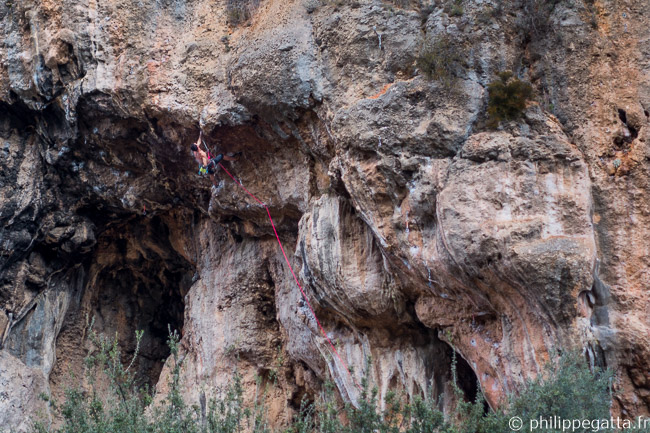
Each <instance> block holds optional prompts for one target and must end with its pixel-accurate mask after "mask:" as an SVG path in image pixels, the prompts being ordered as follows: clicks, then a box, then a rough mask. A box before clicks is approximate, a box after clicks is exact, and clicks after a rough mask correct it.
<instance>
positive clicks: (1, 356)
mask: <svg viewBox="0 0 650 433" xmlns="http://www.w3.org/2000/svg"><path fill="white" fill-rule="evenodd" d="M242 2H243V3H246V2H245V0H242ZM257 3H259V5H257ZM549 3H553V4H552V5H551V4H547V2H542V1H541V0H520V1H514V2H498V1H495V2H490V1H482V2H478V1H477V2H469V1H465V2H463V12H462V14H458V13H457V12H456V13H452V11H451V9H450V8H449V5H447V4H446V3H445V2H430V3H427V2H422V3H419V2H403V1H399V2H398V1H394V2H390V1H384V2H382V1H379V0H362V1H358V2H330V1H316V0H303V1H290V2H286V1H279V0H263V1H261V2H252V1H251V2H248V3H246V4H247V7H248V9H249V10H250V12H251V14H250V15H251V18H250V19H248V20H247V21H245V22H241V23H239V22H234V20H233V11H232V9H231V8H232V7H233V6H232V5H233V3H232V2H213V1H208V0H187V1H176V0H166V1H163V2H138V1H136V2H133V1H122V0H108V1H102V2H98V1H95V0H87V1H78V0H64V1H50V0H24V1H20V2H16V1H12V0H10V1H6V2H2V3H1V4H0V23H1V24H0V31H1V32H2V40H3V42H2V45H1V49H0V149H1V150H0V152H2V158H0V166H1V168H2V171H1V174H0V221H1V222H2V226H1V228H0V254H1V258H2V259H1V261H0V338H1V342H0V344H1V346H0V425H2V426H10V427H13V428H16V429H18V430H25V429H27V428H28V425H29V419H27V418H25V416H24V414H26V413H27V414H33V415H34V416H36V414H37V413H38V412H39V411H40V412H41V413H43V412H44V413H46V415H47V416H50V415H49V414H47V409H46V408H45V406H44V405H43V403H42V402H41V401H40V400H39V399H38V395H39V394H40V393H41V392H46V393H51V394H53V395H54V396H55V397H59V398H60V397H61V396H62V393H63V390H64V389H65V387H66V386H67V385H68V384H69V380H70V379H69V377H70V376H69V372H70V371H72V372H75V373H76V374H77V375H82V374H83V363H82V359H83V357H84V356H85V353H86V352H85V351H86V349H87V343H85V336H86V335H87V334H88V331H89V328H90V325H91V323H92V326H93V327H94V329H96V330H98V331H100V332H103V333H106V334H114V333H115V332H117V333H118V335H119V339H120V343H121V345H122V346H123V347H124V349H125V352H126V354H129V353H132V352H133V351H134V350H135V337H134V332H135V330H137V329H143V330H144V331H145V334H144V335H145V337H144V340H143V342H142V355H143V356H142V357H140V361H139V363H138V364H137V368H138V371H139V372H140V373H141V374H142V375H143V377H145V378H147V380H148V381H149V383H150V384H152V385H157V387H158V390H161V391H162V390H164V388H165V386H166V383H167V379H166V375H168V374H169V362H167V357H168V356H169V352H168V350H167V348H166V346H165V340H166V336H167V330H168V326H169V327H172V328H175V329H179V330H181V333H182V340H181V349H182V355H183V356H184V357H185V359H186V361H185V364H184V368H183V371H182V380H183V384H184V387H185V390H186V393H187V396H188V397H189V398H191V399H197V398H199V396H200V394H201V393H210V392H211V390H214V389H216V387H219V386H221V385H224V384H226V383H227V382H228V380H229V378H230V377H231V376H232V372H233V371H234V370H235V369H237V370H238V371H240V372H241V373H242V376H243V378H244V379H243V380H244V385H245V387H246V389H247V390H249V391H248V392H249V393H250V395H249V396H248V397H247V398H252V395H253V393H254V388H255V386H256V385H255V382H256V377H260V378H262V381H263V382H265V383H272V384H273V386H272V387H271V388H272V391H271V393H270V395H269V399H270V400H269V401H270V410H271V415H272V417H273V420H274V423H275V424H276V425H281V424H282V423H284V422H286V421H288V420H289V419H290V417H291V415H292V411H293V410H294V409H295V408H296V407H297V406H298V405H299V404H300V401H301V399H302V398H303V396H306V397H307V398H312V397H313V396H314V395H315V393H317V392H318V391H319V390H320V389H321V386H322V384H323V382H324V381H325V380H329V379H332V380H333V381H334V382H335V384H336V386H337V390H338V392H339V393H340V395H341V397H342V398H343V399H346V400H350V401H352V402H355V401H356V399H357V398H358V389H357V388H356V386H355V385H354V381H355V380H358V379H359V378H360V376H361V375H362V374H366V375H368V376H369V377H370V378H371V380H373V381H374V382H375V383H376V384H377V385H378V386H379V389H380V391H381V393H382V395H383V394H385V392H386V391H387V390H388V389H391V388H401V389H404V390H406V392H407V393H408V394H409V395H414V394H425V393H429V392H431V393H432V395H434V396H437V397H439V398H440V401H441V405H442V407H446V405H448V404H449V403H450V402H449V399H448V396H449V395H450V393H449V392H448V391H449V390H448V380H449V374H450V372H449V366H450V359H451V354H452V351H453V350H455V351H456V352H457V353H458V354H459V355H460V357H461V359H462V362H461V366H460V367H459V368H460V370H459V371H460V373H461V376H463V379H464V381H465V382H467V384H469V385H467V386H466V387H465V388H466V392H467V393H468V395H470V394H472V393H473V392H476V390H475V389H474V390H472V385H473V384H474V383H476V379H478V381H479V382H480V385H481V387H482V389H483V391H484V392H485V394H486V396H487V398H488V401H489V403H490V404H491V405H493V406H498V405H499V404H501V403H502V401H503V400H502V399H503V397H504V396H505V394H506V393H507V392H513V391H516V390H517V389H518V388H519V387H520V386H521V384H522V383H523V382H524V381H525V380H526V379H528V378H532V377H534V376H535V375H536V374H538V373H539V371H540V369H541V367H542V366H543V365H544V363H545V362H546V361H548V360H549V359H551V358H553V357H554V356H555V355H556V354H557V352H558V351H562V350H566V349H569V348H579V349H581V350H582V351H583V352H584V353H585V356H586V357H587V359H588V360H589V362H591V363H595V364H600V365H607V366H609V367H611V368H613V369H614V371H615V372H616V378H617V380H616V386H617V388H618V389H619V390H620V393H619V394H617V395H616V397H615V399H616V402H615V408H614V410H615V411H616V412H618V413H621V414H623V415H626V416H635V415H647V414H649V413H650V364H649V361H648V360H649V359H650V337H649V336H650V321H649V319H648V318H649V317H650V315H649V312H650V310H649V306H650V299H649V295H648V290H647V287H649V286H650V250H649V249H648V248H649V247H648V245H649V243H648V240H649V239H650V207H649V206H650V201H649V199H648V193H649V192H650V183H649V181H650V179H649V175H648V173H649V172H650V171H649V169H650V146H649V144H648V135H649V132H648V131H649V130H650V128H648V122H649V118H650V114H649V112H650V51H649V49H648V47H650V26H649V25H648V24H650V17H649V14H650V12H649V11H648V9H647V8H645V7H643V6H644V5H643V2H635V1H631V0H630V1H618V2H609V1H601V0H596V1H595V2H594V1H582V0H566V1H560V2H549ZM254 5H257V6H254ZM439 38H446V39H447V40H449V41H451V43H452V45H453V47H454V49H455V50H457V51H458V52H459V53H462V55H463V61H462V64H459V65H456V66H458V67H457V68H456V69H457V70H455V71H454V72H453V80H452V82H451V85H449V83H445V82H444V81H436V80H428V79H427V78H426V77H425V76H424V74H423V73H422V71H420V70H419V69H418V68H417V61H416V59H417V58H418V56H419V55H420V54H421V53H422V50H423V49H424V48H423V47H424V46H426V42H427V41H429V42H430V41H436V40H438V39H439ZM504 69H511V70H514V71H515V73H517V74H518V75H519V76H520V77H522V78H523V79H525V80H528V81H530V82H531V83H532V84H533V86H534V88H535V90H536V98H535V99H536V101H534V102H531V103H530V104H529V106H528V108H527V110H526V112H525V113H524V116H523V117H522V118H521V119H519V120H517V121H512V122H506V123H502V125H501V127H500V128H499V129H498V130H489V129H487V128H486V127H485V120H486V114H485V107H486V101H487V85H488V84H489V83H490V81H492V80H493V79H494V76H495V74H496V72H498V71H500V70H504ZM199 130H202V131H203V132H204V135H205V137H206V141H207V143H208V144H209V145H210V146H211V147H212V149H213V150H214V149H219V150H220V151H222V152H242V153H241V156H240V158H239V160H238V161H236V162H228V163H225V166H226V168H227V169H228V170H229V171H230V172H231V173H232V174H233V175H234V176H235V177H236V178H237V179H238V181H240V182H241V183H242V185H243V186H244V187H245V188H246V189H248V190H250V191H251V192H252V193H253V194H255V195H256V196H257V197H259V198H260V200H262V201H264V203H266V204H267V205H268V208H269V210H270V213H271V215H272V216H273V220H274V222H275V226H276V228H277V230H278V234H279V236H280V238H281V240H282V242H283V245H284V248H285V251H286V252H287V255H288V258H289V260H290V261H291V263H292V266H293V268H294V270H295V271H296V273H297V276H298V278H299V279H300V281H301V283H302V285H303V286H304V288H305V292H306V295H307V296H308V298H309V302H310V304H311V305H312V307H313V308H314V310H315V312H316V314H317V316H318V318H319V320H320V322H321V324H322V326H323V327H324V329H325V331H326V332H327V334H328V336H329V338H330V339H332V340H333V341H334V342H335V343H336V345H337V347H338V351H339V353H340V355H341V357H342V359H343V361H344V363H345V364H347V365H348V366H353V367H354V373H353V376H354V377H352V376H351V375H350V374H349V373H348V371H347V370H346V367H345V366H344V365H343V363H342V362H341V361H340V360H338V358H337V357H336V356H335V354H334V353H333V352H332V350H331V347H330V345H329V344H328V343H327V342H326V340H325V339H324V338H323V336H322V334H321V332H320V330H319V327H318V325H317V323H316V321H315V319H314V317H313V316H312V315H311V312H310V311H309V308H308V307H307V305H306V303H305V301H304V300H303V299H302V297H301V293H300V291H299V290H298V288H297V287H296V285H295V282H294V280H293V277H292V275H291V272H290V270H289V268H288V266H287V264H286V262H285V260H284V257H283V255H282V252H281V251H280V249H279V246H278V244H277V242H276V240H275V235H274V230H273V228H272V227H271V224H270V222H269V219H268V216H267V212H266V210H265V208H264V207H263V206H261V205H260V204H259V203H257V202H255V201H254V200H253V199H252V198H251V197H250V196H249V195H247V194H246V192H245V191H244V190H243V189H242V188H241V187H240V186H239V185H237V184H236V183H234V182H232V180H231V179H230V178H229V177H228V176H227V175H226V174H225V173H224V172H223V171H220V172H219V173H218V174H217V180H218V186H216V187H212V188H210V186H211V185H210V182H209V181H208V180H207V179H201V178H200V177H199V176H198V175H196V174H195V173H196V168H195V165H194V162H193V161H192V158H191V156H190V154H189V151H188V146H189V144H190V143H191V142H193V141H194V140H196V137H197V136H198V134H199ZM369 356H371V357H372V363H371V364H370V365H367V364H366V362H365V360H366V359H367V358H368V357H369Z"/></svg>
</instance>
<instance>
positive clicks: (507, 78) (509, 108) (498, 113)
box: [487, 71, 533, 128]
mask: <svg viewBox="0 0 650 433" xmlns="http://www.w3.org/2000/svg"><path fill="white" fill-rule="evenodd" d="M497 76H498V78H497V79H496V80H494V81H492V82H491V83H490V84H489V85H488V94H489V101H488V109H487V112H488V116H489V120H488V126H489V127H491V128H496V127H497V126H499V122H501V121H502V120H514V119H517V118H519V117H520V116H521V115H522V114H523V112H524V110H525V109H526V102H527V101H528V100H529V99H530V98H531V97H532V96H533V88H532V86H531V85H530V84H528V83H524V82H523V81H520V80H518V79H517V78H513V75H512V72H510V71H506V72H499V73H498V74H497Z"/></svg>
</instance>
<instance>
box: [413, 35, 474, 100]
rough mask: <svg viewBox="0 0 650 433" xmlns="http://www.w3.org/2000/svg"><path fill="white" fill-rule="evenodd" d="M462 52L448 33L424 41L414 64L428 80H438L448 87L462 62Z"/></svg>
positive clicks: (458, 71)
mask: <svg viewBox="0 0 650 433" xmlns="http://www.w3.org/2000/svg"><path fill="white" fill-rule="evenodd" d="M464 58H465V55H464V52H463V49H462V48H461V47H460V46H459V44H454V43H453V41H452V39H451V38H450V37H449V36H448V35H442V36H440V37H439V38H438V39H436V40H435V41H433V42H426V43H425V44H424V45H423V46H422V49H421V50H420V54H419V56H418V57H417V59H416V65H417V67H418V69H420V71H422V73H423V74H424V75H425V77H427V79H429V80H435V81H439V82H441V83H442V84H443V86H444V87H446V88H450V87H451V86H452V85H453V83H454V81H455V80H456V77H457V76H458V75H459V73H460V69H461V68H462V66H463V64H464Z"/></svg>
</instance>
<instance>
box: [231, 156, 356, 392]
mask: <svg viewBox="0 0 650 433" xmlns="http://www.w3.org/2000/svg"><path fill="white" fill-rule="evenodd" d="M219 166H220V167H221V168H222V169H223V171H225V172H226V174H227V175H228V176H230V178H231V179H232V180H233V181H234V182H235V183H236V184H237V185H239V186H241V187H242V189H243V190H244V191H246V193H247V194H248V195H250V196H251V197H253V199H254V200H255V201H256V202H258V203H259V204H261V205H262V206H264V209H266V213H267V214H268V216H269V221H271V227H273V233H275V238H276V239H277V240H278V245H280V250H282V255H283V256H284V260H285V261H286V262H287V265H289V270H290V271H291V275H293V279H294V280H295V281H296V284H297V285H298V288H299V289H300V293H302V298H303V299H304V300H305V302H306V303H307V306H308V307H309V311H311V314H312V316H314V319H315V320H316V323H317V324H318V327H319V328H320V332H321V333H322V334H323V337H325V339H326V340H327V342H328V343H329V345H330V346H331V347H332V350H333V351H334V353H335V354H336V357H337V358H338V359H339V361H340V362H341V364H342V365H343V367H345V369H346V370H347V372H348V374H349V375H350V378H351V379H352V381H353V382H354V384H355V385H356V386H357V387H358V388H361V386H359V384H358V383H357V381H356V380H355V378H354V376H353V375H352V372H351V371H350V369H349V368H348V366H347V364H346V363H345V361H343V358H341V355H339V352H338V350H336V347H335V346H334V343H332V340H330V338H329V337H328V336H327V332H325V329H324V328H323V326H322V325H321V324H320V321H319V320H318V317H317V316H316V313H315V312H314V309H313V308H312V307H311V304H310V303H309V299H307V295H306V294H305V291H304V290H303V288H302V286H301V285H300V282H299V281H298V277H296V274H295V273H294V272H293V267H292V266H291V263H289V258H287V254H286V253H285V252H284V247H283V246H282V242H280V236H278V231H277V230H276V229H275V224H273V218H271V211H270V210H269V208H268V207H267V206H266V205H265V204H264V203H263V202H262V201H261V200H260V199H258V198H257V197H255V196H254V195H253V194H252V193H251V192H250V191H249V190H247V189H246V188H245V187H244V185H242V184H241V182H239V181H238V180H237V179H235V177H234V176H233V175H232V174H230V172H229V171H228V170H226V167H224V166H223V164H221V163H219Z"/></svg>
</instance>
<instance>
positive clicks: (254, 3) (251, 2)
mask: <svg viewBox="0 0 650 433" xmlns="http://www.w3.org/2000/svg"><path fill="white" fill-rule="evenodd" d="M259 5H260V0H227V1H226V16H227V18H228V24H230V25H231V26H238V25H240V24H242V23H244V22H246V21H248V20H250V19H251V17H252V16H253V13H254V12H255V10H257V8H258V7H259Z"/></svg>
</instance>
